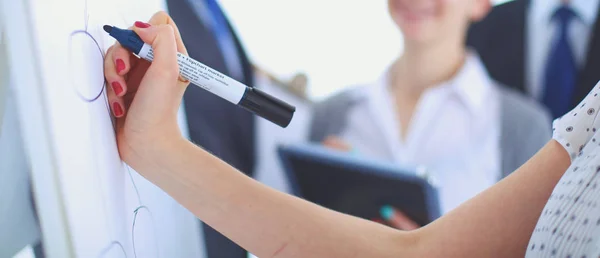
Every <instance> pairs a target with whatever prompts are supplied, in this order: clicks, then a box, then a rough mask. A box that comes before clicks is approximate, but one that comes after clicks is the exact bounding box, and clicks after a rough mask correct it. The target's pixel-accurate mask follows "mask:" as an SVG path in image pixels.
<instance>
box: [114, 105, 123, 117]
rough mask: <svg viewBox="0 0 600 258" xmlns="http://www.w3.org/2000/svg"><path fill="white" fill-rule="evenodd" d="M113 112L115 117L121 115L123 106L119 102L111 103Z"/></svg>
mask: <svg viewBox="0 0 600 258" xmlns="http://www.w3.org/2000/svg"><path fill="white" fill-rule="evenodd" d="M113 112H114V113H115V116H116V117H120V116H122V115H123V108H122V107H121V104H119V102H115V103H113Z"/></svg>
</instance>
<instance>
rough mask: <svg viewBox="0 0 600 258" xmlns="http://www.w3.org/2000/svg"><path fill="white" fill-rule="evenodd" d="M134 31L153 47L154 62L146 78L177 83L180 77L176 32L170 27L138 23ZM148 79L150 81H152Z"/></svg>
mask: <svg viewBox="0 0 600 258" xmlns="http://www.w3.org/2000/svg"><path fill="white" fill-rule="evenodd" d="M133 30H134V31H135V32H136V33H137V34H138V35H139V36H140V38H141V39H142V40H143V41H144V42H145V43H146V44H149V45H150V46H151V47H152V50H153V54H154V60H153V61H152V64H151V65H150V67H149V68H148V71H147V72H146V75H145V76H144V77H151V78H152V79H153V80H154V79H157V80H159V81H164V80H169V81H170V82H173V81H176V80H177V78H178V76H179V65H178V64H177V43H176V40H175V31H174V30H173V27H172V26H170V25H166V24H163V25H155V26H152V25H150V24H148V23H142V22H136V23H135V27H134V28H133ZM151 78H148V79H151Z"/></svg>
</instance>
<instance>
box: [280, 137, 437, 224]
mask: <svg viewBox="0 0 600 258" xmlns="http://www.w3.org/2000/svg"><path fill="white" fill-rule="evenodd" d="M278 153H279V157H280V158H281V160H282V164H283V166H284V169H285V172H286V175H287V178H288V180H289V182H290V186H291V189H292V193H293V194H295V195H296V196H299V197H301V198H303V199H305V200H307V201H310V202H313V203H316V204H319V205H321V206H323V207H326V208H329V209H332V210H335V211H338V212H342V213H346V214H349V215H353V216H357V217H361V218H364V219H368V220H372V219H377V218H381V216H380V214H379V210H380V208H381V207H382V206H384V205H390V206H392V207H395V208H397V209H399V210H401V211H403V212H404V213H405V214H406V215H407V216H409V217H410V218H411V219H412V220H413V221H415V222H416V223H417V224H419V225H421V226H424V225H426V224H428V223H429V222H431V221H433V220H435V219H437V218H438V217H439V216H440V205H439V200H438V191H437V189H436V187H435V185H434V183H433V182H432V180H431V178H430V177H428V176H427V174H426V173H425V172H424V171H420V170H419V169H417V168H407V167H400V166H396V165H394V164H390V163H384V162H378V161H374V160H370V159H366V158H361V157H360V156H359V155H353V154H352V153H345V152H339V151H334V150H330V149H327V148H324V147H321V146H317V145H293V146H280V147H279V148H278Z"/></svg>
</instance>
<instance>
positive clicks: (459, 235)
mask: <svg viewBox="0 0 600 258" xmlns="http://www.w3.org/2000/svg"><path fill="white" fill-rule="evenodd" d="M569 165H570V160H569V156H568V154H567V152H565V150H564V148H563V147H562V146H560V144H558V143H557V142H556V141H554V140H552V141H550V142H549V143H548V144H547V145H546V146H545V147H544V148H543V149H542V150H541V151H540V152H538V153H537V154H536V155H535V156H534V157H533V158H532V159H530V160H529V161H528V162H527V163H526V164H525V165H523V166H522V167H521V168H519V169H518V170H517V171H515V172H514V173H513V174H512V175H511V176H509V177H507V178H506V179H504V180H502V181H501V182H499V183H498V184H496V185H495V186H493V187H492V188H490V189H488V190H486V191H485V192H483V193H481V194H480V195H478V196H476V197H475V198H473V199H471V200H469V201H468V202H466V203H464V204H463V205H461V206H460V207H458V208H457V209H455V210H454V211H452V212H451V213H449V214H447V215H446V216H444V217H442V218H441V219H439V220H437V221H435V222H434V223H432V224H430V225H429V226H427V227H425V228H423V229H422V230H420V232H418V233H419V235H420V236H419V237H420V239H421V243H420V245H421V246H423V247H435V248H426V249H425V248H424V250H426V251H425V252H426V254H423V257H442V256H443V257H523V256H524V254H525V250H526V248H527V244H528V242H529V238H530V236H531V233H532V232H533V230H534V227H535V225H536V223H537V220H538V218H539V216H540V214H541V212H542V209H543V208H544V205H545V204H546V202H547V200H548V198H549V197H550V194H551V193H552V190H553V189H554V187H555V185H556V184H557V182H558V181H559V179H560V178H561V177H562V175H563V173H564V172H565V171H566V169H567V168H568V166H569Z"/></svg>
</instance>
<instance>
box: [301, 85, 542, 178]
mask: <svg viewBox="0 0 600 258" xmlns="http://www.w3.org/2000/svg"><path fill="white" fill-rule="evenodd" d="M499 91H500V113H501V115H500V117H501V120H502V121H501V128H500V131H501V135H500V141H501V142H500V149H501V150H500V151H501V155H502V157H501V158H502V161H501V162H502V163H501V164H502V169H501V172H502V178H504V177H506V176H507V175H509V174H510V173H512V172H513V171H515V170H516V169H517V168H519V167H520V166H521V165H523V164H524V163H525V162H526V161H527V160H528V159H529V158H531V156H533V155H534V154H535V153H536V152H537V151H538V150H539V149H540V148H541V147H542V146H544V144H546V142H548V141H549V140H550V138H551V136H552V131H551V128H552V125H551V121H550V117H549V115H548V114H547V112H546V111H545V110H544V108H542V107H541V106H540V105H539V104H537V103H536V102H535V101H534V100H532V99H529V98H527V97H525V96H523V95H522V94H520V93H518V92H516V91H514V90H511V89H508V88H507V87H502V86H500V87H499ZM354 99H355V98H353V96H352V94H351V92H350V91H344V92H342V93H339V94H337V95H335V96H333V97H331V98H329V99H327V100H325V101H323V102H320V103H318V104H316V105H315V107H314V109H313V113H314V115H313V121H312V123H311V125H310V134H309V140H310V141H312V142H321V141H323V140H324V139H325V138H326V137H327V136H330V135H339V134H340V133H342V131H343V130H344V128H345V127H346V120H347V117H348V115H349V112H348V111H349V110H350V108H351V107H352V106H353V105H354Z"/></svg>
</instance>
